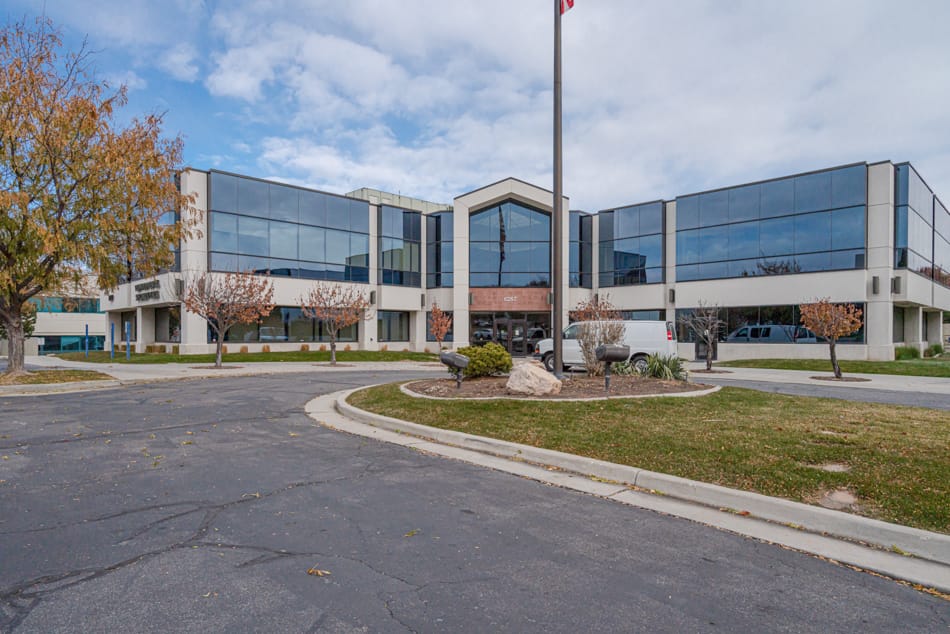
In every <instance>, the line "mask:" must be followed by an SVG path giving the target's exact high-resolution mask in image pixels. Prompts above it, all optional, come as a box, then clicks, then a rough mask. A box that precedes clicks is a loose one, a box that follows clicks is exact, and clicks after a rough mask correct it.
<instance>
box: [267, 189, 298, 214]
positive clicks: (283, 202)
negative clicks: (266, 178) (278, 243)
mask: <svg viewBox="0 0 950 634" xmlns="http://www.w3.org/2000/svg"><path fill="white" fill-rule="evenodd" d="M299 191H300V190H298V189H296V188H294V187H286V186H284V185H273V184H272V185H270V217H271V218H272V219H275V220H289V221H291V222H297V220H298V218H299V213H298V209H297V206H298V198H299V195H298V192H299Z"/></svg>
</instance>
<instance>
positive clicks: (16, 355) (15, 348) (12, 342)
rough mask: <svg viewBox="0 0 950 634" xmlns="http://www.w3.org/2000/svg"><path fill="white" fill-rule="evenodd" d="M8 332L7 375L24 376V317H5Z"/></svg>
mask: <svg viewBox="0 0 950 634" xmlns="http://www.w3.org/2000/svg"><path fill="white" fill-rule="evenodd" d="M4 327H5V328H6V330H7V371H6V373H7V374H24V373H25V372H26V370H25V368H24V359H23V356H24V341H23V339H24V337H23V317H22V316H21V315H17V316H13V317H12V318H11V316H10V315H4Z"/></svg>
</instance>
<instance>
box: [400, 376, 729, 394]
mask: <svg viewBox="0 0 950 634" xmlns="http://www.w3.org/2000/svg"><path fill="white" fill-rule="evenodd" d="M507 382H508V377H506V376H498V377H495V376H492V377H480V378H474V379H464V380H463V381H462V387H461V388H460V389H457V388H456V386H455V379H426V380H423V381H413V382H412V383H407V384H406V389H407V390H410V391H412V392H416V393H417V394H422V395H424V396H433V397H438V398H481V399H486V398H510V397H517V398H527V399H537V400H551V399H590V398H604V397H621V396H651V395H659V394H675V393H683V392H696V391H701V390H707V389H709V387H710V386H708V385H700V384H696V383H687V382H685V381H661V380H658V379H646V378H642V377H639V376H612V377H610V391H609V392H606V391H605V390H604V377H602V376H600V377H590V376H586V375H584V376H580V375H577V376H567V377H565V378H564V380H563V381H562V382H561V393H560V394H551V395H546V396H527V395H524V394H517V393H515V392H511V391H509V390H508V388H507V387H506V384H507Z"/></svg>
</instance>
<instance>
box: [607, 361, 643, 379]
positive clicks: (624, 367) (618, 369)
mask: <svg viewBox="0 0 950 634" xmlns="http://www.w3.org/2000/svg"><path fill="white" fill-rule="evenodd" d="M610 371H611V372H612V373H614V374H617V375H619V376H633V375H634V374H639V372H637V368H636V366H635V365H633V364H632V363H630V362H629V361H620V362H619V363H614V364H612V365H611V366H610Z"/></svg>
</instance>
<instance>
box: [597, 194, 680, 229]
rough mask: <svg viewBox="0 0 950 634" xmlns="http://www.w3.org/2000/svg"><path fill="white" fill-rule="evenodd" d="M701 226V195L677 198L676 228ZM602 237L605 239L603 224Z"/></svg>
mask: <svg viewBox="0 0 950 634" xmlns="http://www.w3.org/2000/svg"><path fill="white" fill-rule="evenodd" d="M698 226H699V196H681V197H680V198H677V199H676V229H677V230H679V229H693V228H695V227H698ZM600 230H601V234H600V237H601V239H603V237H604V234H603V230H604V229H603V225H601V228H600Z"/></svg>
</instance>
